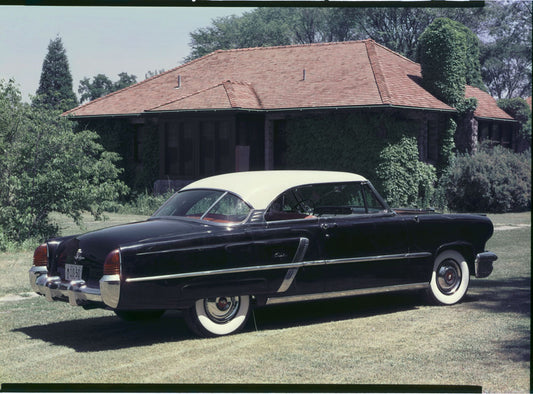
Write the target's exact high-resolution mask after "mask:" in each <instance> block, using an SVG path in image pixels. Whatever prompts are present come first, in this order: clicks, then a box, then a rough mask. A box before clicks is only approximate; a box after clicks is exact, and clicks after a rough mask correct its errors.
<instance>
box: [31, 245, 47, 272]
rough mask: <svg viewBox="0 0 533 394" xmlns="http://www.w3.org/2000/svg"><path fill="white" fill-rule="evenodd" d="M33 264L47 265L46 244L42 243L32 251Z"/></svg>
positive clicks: (38, 265)
mask: <svg viewBox="0 0 533 394" xmlns="http://www.w3.org/2000/svg"><path fill="white" fill-rule="evenodd" d="M33 265H35V266H37V267H46V266H47V265H48V245H46V244H42V245H40V246H39V247H38V248H37V249H35V252H33Z"/></svg>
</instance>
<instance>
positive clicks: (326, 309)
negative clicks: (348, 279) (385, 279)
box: [252, 291, 427, 330]
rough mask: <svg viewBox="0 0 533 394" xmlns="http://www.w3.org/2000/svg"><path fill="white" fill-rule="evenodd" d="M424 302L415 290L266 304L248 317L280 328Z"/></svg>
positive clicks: (259, 326) (387, 311) (380, 312)
mask: <svg viewBox="0 0 533 394" xmlns="http://www.w3.org/2000/svg"><path fill="white" fill-rule="evenodd" d="M426 304H427V300H426V298H425V297H424V295H423V293H422V292H419V291H412V292H402V293H386V294H374V295H364V296H351V297H344V298H336V299H329V300H319V301H305V302H297V303H290V304H279V305H269V306H265V307H261V308H257V309H256V310H255V311H254V316H253V319H252V320H253V324H254V325H255V326H256V327H253V328H254V329H255V328H257V329H258V330H268V329H280V328H289V327H296V326H306V325H313V324H319V323H327V322H333V321H341V320H349V319H357V318H364V317H368V316H376V315H385V314H391V313H397V312H403V311H407V310H413V309H416V308H417V307H419V306H421V305H426Z"/></svg>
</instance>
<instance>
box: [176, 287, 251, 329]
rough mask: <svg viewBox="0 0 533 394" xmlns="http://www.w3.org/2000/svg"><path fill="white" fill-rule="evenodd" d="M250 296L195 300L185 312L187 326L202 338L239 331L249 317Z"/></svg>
mask: <svg viewBox="0 0 533 394" xmlns="http://www.w3.org/2000/svg"><path fill="white" fill-rule="evenodd" d="M250 310H251V308H250V296H234V297H211V298H203V299H200V300H197V301H196V302H195V303H194V305H193V306H192V307H191V308H189V309H188V310H186V311H185V313H184V317H185V322H186V323H187V326H189V328H190V329H191V331H193V332H194V333H195V334H197V335H199V336H203V337H216V336H221V335H229V334H233V333H235V332H237V331H239V330H240V329H241V328H242V327H244V325H245V324H246V321H247V320H248V317H249V316H250Z"/></svg>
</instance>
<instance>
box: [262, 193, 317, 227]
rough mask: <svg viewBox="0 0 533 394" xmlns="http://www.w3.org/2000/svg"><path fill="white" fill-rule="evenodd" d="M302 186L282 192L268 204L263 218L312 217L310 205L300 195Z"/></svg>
mask: <svg viewBox="0 0 533 394" xmlns="http://www.w3.org/2000/svg"><path fill="white" fill-rule="evenodd" d="M301 189H302V188H294V189H291V190H287V191H286V192H284V193H282V194H281V195H280V196H279V197H278V198H276V200H274V202H273V203H272V204H271V205H270V208H269V209H268V211H267V212H266V214H265V220H267V221H276V220H293V219H306V218H307V219H309V218H312V217H314V216H313V214H312V211H313V209H312V207H311V206H309V202H310V201H308V200H306V199H305V197H304V196H303V195H302V190H301Z"/></svg>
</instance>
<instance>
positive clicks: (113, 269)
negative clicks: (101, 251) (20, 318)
mask: <svg viewBox="0 0 533 394" xmlns="http://www.w3.org/2000/svg"><path fill="white" fill-rule="evenodd" d="M104 275H120V251H119V250H118V249H115V250H113V251H112V252H110V253H109V254H108V255H107V257H106V258H105V262H104Z"/></svg>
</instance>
